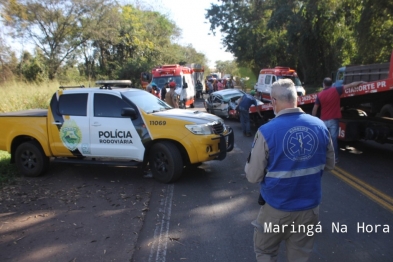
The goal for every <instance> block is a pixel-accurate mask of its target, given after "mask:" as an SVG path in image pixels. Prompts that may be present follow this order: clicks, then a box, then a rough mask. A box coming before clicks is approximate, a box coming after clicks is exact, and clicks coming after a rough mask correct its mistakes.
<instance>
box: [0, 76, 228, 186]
mask: <svg viewBox="0 0 393 262" xmlns="http://www.w3.org/2000/svg"><path fill="white" fill-rule="evenodd" d="M123 82H124V80H123ZM100 84H102V85H101V86H99V87H96V88H83V87H80V88H75V87H74V88H61V89H59V90H58V91H57V92H56V93H55V94H54V95H53V97H52V99H51V101H50V105H49V108H48V109H37V110H25V111H18V112H11V113H3V114H0V150H3V151H7V152H9V153H10V154H11V162H12V163H15V164H16V166H17V168H18V170H19V172H20V173H22V174H24V175H26V176H39V175H41V174H43V173H44V172H45V171H46V170H47V168H48V167H49V163H50V161H52V162H66V163H78V164H81V163H82V164H83V163H86V164H101V165H102V164H104V165H122V166H146V165H148V167H149V168H150V169H151V171H152V174H153V177H154V178H155V179H157V180H159V181H161V182H164V183H169V182H173V181H175V180H177V179H178V178H179V177H180V176H181V174H182V173H183V168H184V167H185V166H187V165H191V164H196V163H201V162H205V161H210V160H223V159H225V157H226V155H227V152H229V151H231V150H232V149H233V146H234V134H233V130H232V128H230V127H229V126H227V125H225V124H224V121H223V120H222V119H221V118H219V117H217V116H214V115H212V114H208V113H204V112H200V111H196V110H195V111H193V110H184V109H176V108H172V107H170V106H169V105H168V104H166V103H165V102H163V101H162V100H160V99H159V98H157V97H155V96H154V95H152V94H150V93H148V92H146V91H144V90H140V89H134V88H120V87H116V86H117V85H116V81H101V82H100Z"/></svg>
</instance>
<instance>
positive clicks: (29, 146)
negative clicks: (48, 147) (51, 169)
mask: <svg viewBox="0 0 393 262" xmlns="http://www.w3.org/2000/svg"><path fill="white" fill-rule="evenodd" d="M15 164H16V167H17V169H18V171H19V172H20V173H21V174H23V175H25V176H29V177H36V176H39V175H42V174H43V173H44V172H45V171H46V170H47V169H48V166H49V158H48V157H47V156H45V154H44V151H43V150H42V148H41V146H40V145H39V144H38V143H37V142H33V141H31V142H25V143H23V144H20V145H19V146H18V147H17V149H16V151H15Z"/></svg>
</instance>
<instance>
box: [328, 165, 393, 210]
mask: <svg viewBox="0 0 393 262" xmlns="http://www.w3.org/2000/svg"><path fill="white" fill-rule="evenodd" d="M330 172H331V173H333V174H334V175H335V176H337V177H338V178H340V179H341V180H343V181H344V182H346V183H347V184H349V185H350V186H352V187H353V188H355V189H357V190H359V191H360V192H361V193H362V194H364V195H366V196H367V197H369V198H370V199H372V200H373V201H375V202H376V203H377V204H379V205H381V206H382V207H384V208H386V209H388V210H389V211H390V212H393V198H391V197H390V196H388V195H386V194H384V193H382V192H381V191H379V190H378V189H376V188H375V187H372V186H370V185H368V184H366V183H365V182H364V181H362V180H360V179H358V178H356V177H355V176H353V175H351V174H349V173H348V172H346V171H344V170H343V169H341V168H339V167H337V166H336V167H335V169H334V170H332V171H330Z"/></svg>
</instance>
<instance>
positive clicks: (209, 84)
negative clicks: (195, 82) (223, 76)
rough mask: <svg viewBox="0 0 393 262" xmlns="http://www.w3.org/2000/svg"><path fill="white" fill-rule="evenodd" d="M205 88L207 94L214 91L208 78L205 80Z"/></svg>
mask: <svg viewBox="0 0 393 262" xmlns="http://www.w3.org/2000/svg"><path fill="white" fill-rule="evenodd" d="M207 89H208V91H207V92H208V93H209V95H210V94H211V93H213V92H214V89H213V84H212V82H210V81H209V80H207Z"/></svg>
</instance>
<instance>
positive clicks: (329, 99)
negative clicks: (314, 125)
mask: <svg viewBox="0 0 393 262" xmlns="http://www.w3.org/2000/svg"><path fill="white" fill-rule="evenodd" d="M364 83H366V82H364V81H358V82H353V83H350V84H347V85H342V83H339V84H337V86H332V79H331V78H330V77H326V78H325V79H323V84H322V85H323V90H322V91H321V92H320V93H319V94H318V95H317V99H316V101H315V104H314V107H313V109H312V115H313V116H316V115H317V112H318V108H319V107H321V116H320V119H321V120H322V121H323V122H324V123H325V125H326V127H327V128H328V130H329V132H330V135H331V137H332V141H333V147H334V155H335V159H336V163H338V143H337V138H338V129H339V126H338V120H339V119H340V118H341V106H340V97H341V95H342V93H343V92H344V89H347V88H351V87H355V86H358V85H361V84H364Z"/></svg>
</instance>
